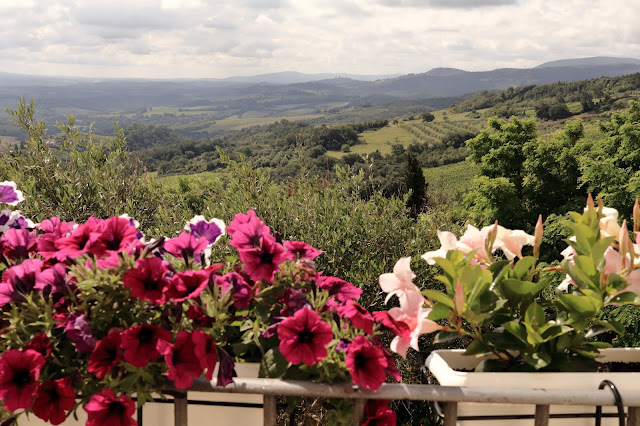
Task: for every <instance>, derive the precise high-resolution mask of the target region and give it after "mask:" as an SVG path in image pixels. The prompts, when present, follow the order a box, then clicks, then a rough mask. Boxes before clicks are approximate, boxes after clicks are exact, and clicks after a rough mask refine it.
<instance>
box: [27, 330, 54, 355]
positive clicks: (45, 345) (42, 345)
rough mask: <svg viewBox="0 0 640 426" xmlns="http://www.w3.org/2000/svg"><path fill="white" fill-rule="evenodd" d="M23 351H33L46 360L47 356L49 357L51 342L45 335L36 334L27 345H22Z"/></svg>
mask: <svg viewBox="0 0 640 426" xmlns="http://www.w3.org/2000/svg"><path fill="white" fill-rule="evenodd" d="M23 349H25V350H26V349H31V350H34V351H36V352H38V353H39V354H40V355H42V356H43V357H44V358H45V359H47V358H49V355H51V342H50V341H49V338H48V337H47V335H46V334H44V333H38V334H36V335H35V336H33V339H31V340H30V341H29V343H27V344H26V345H24V348H23Z"/></svg>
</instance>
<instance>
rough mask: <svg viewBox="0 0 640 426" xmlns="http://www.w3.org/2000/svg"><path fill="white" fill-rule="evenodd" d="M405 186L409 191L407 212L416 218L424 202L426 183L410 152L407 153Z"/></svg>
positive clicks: (417, 163)
mask: <svg viewBox="0 0 640 426" xmlns="http://www.w3.org/2000/svg"><path fill="white" fill-rule="evenodd" d="M405 188H406V190H407V191H411V193H410V194H409V198H408V199H407V207H408V208H409V214H410V215H411V217H412V218H416V217H418V214H419V213H420V212H421V211H422V209H423V208H424V206H425V204H426V193H427V183H426V180H425V178H424V173H423V171H422V166H421V165H420V162H419V161H418V159H417V158H416V156H415V155H414V154H412V153H411V152H409V153H408V154H407V169H406V172H405Z"/></svg>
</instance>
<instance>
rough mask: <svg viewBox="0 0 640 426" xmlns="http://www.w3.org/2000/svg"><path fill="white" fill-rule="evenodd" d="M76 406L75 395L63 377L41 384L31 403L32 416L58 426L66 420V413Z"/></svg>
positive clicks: (67, 380) (67, 379)
mask: <svg viewBox="0 0 640 426" xmlns="http://www.w3.org/2000/svg"><path fill="white" fill-rule="evenodd" d="M75 404H76V393H75V392H74V390H73V388H72V387H71V385H70V384H69V378H68V377H63V378H61V379H58V380H51V381H48V382H44V383H42V384H41V385H40V386H39V387H38V392H37V393H36V397H35V400H34V401H33V414H35V415H36V416H37V417H38V418H40V419H42V420H44V421H45V422H50V423H51V424H52V425H59V424H61V423H63V422H64V421H65V420H66V418H67V413H68V412H69V411H71V410H72V409H73V407H74V406H75Z"/></svg>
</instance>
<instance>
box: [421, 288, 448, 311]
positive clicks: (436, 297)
mask: <svg viewBox="0 0 640 426" xmlns="http://www.w3.org/2000/svg"><path fill="white" fill-rule="evenodd" d="M422 295H423V296H425V297H426V298H428V299H430V300H433V301H434V302H439V303H442V304H444V305H446V306H448V307H450V308H452V309H453V299H451V298H450V297H449V296H447V295H446V294H444V293H443V292H441V291H438V290H433V289H426V290H422Z"/></svg>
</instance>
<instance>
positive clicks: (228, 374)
mask: <svg viewBox="0 0 640 426" xmlns="http://www.w3.org/2000/svg"><path fill="white" fill-rule="evenodd" d="M218 356H219V362H220V366H219V367H218V377H217V380H216V385H217V386H227V385H228V384H230V383H233V378H234V377H236V376H237V374H236V370H235V363H234V362H233V358H231V356H230V355H229V354H228V353H227V351H225V350H224V349H220V351H219V352H218ZM208 375H209V372H207V377H208Z"/></svg>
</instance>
